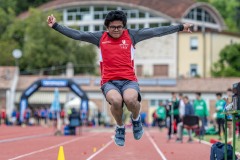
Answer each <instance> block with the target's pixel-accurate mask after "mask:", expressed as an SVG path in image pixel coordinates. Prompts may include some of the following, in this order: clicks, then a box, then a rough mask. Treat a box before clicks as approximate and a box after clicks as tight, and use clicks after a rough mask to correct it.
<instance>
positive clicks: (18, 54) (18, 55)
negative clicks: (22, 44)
mask: <svg viewBox="0 0 240 160" xmlns="http://www.w3.org/2000/svg"><path fill="white" fill-rule="evenodd" d="M12 55H13V57H14V58H15V65H16V66H17V67H18V59H19V58H21V57H22V51H21V50H20V49H14V50H13V52H12Z"/></svg>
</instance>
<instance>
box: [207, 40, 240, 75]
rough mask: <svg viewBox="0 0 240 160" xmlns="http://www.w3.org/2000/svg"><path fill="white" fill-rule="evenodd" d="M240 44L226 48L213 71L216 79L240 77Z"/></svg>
mask: <svg viewBox="0 0 240 160" xmlns="http://www.w3.org/2000/svg"><path fill="white" fill-rule="evenodd" d="M239 62H240V44H232V45H228V46H226V47H225V48H224V49H223V50H222V51H221V52H220V59H219V60H218V62H216V63H215V64H214V66H213V69H212V75H213V76H214V77H240V63H239Z"/></svg>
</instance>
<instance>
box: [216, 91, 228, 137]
mask: <svg viewBox="0 0 240 160" xmlns="http://www.w3.org/2000/svg"><path fill="white" fill-rule="evenodd" d="M216 96H217V102H216V104H215V107H216V121H217V125H218V136H219V137H218V138H219V140H221V139H222V138H221V129H222V130H223V132H224V114H223V113H222V112H223V110H224V106H225V104H226V102H225V101H224V100H223V99H222V93H216Z"/></svg>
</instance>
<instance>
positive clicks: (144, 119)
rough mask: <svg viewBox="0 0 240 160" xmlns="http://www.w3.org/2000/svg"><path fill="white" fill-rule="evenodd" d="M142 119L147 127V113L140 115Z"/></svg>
mask: <svg viewBox="0 0 240 160" xmlns="http://www.w3.org/2000/svg"><path fill="white" fill-rule="evenodd" d="M140 117H141V122H142V124H143V125H144V126H145V127H147V126H148V125H147V122H146V118H147V113H146V112H141V113H140Z"/></svg>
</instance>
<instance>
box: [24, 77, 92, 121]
mask: <svg viewBox="0 0 240 160" xmlns="http://www.w3.org/2000/svg"><path fill="white" fill-rule="evenodd" d="M40 87H69V88H70V89H71V90H72V91H73V92H74V93H75V94H76V95H77V96H78V97H80V98H81V104H80V111H81V118H82V119H83V120H86V119H87V115H88V97H87V94H86V92H84V91H83V90H82V89H81V88H80V87H79V86H78V85H77V84H76V83H75V82H74V81H72V80H70V79H40V80H37V81H35V82H34V83H33V84H32V85H31V86H29V87H28V88H27V89H26V90H25V91H24V92H23V94H22V96H21V100H20V122H21V123H22V122H23V120H24V111H25V109H26V108H27V107H28V98H29V97H30V96H31V95H32V94H33V93H34V92H36V91H37V90H38V89H39V88H40Z"/></svg>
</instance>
